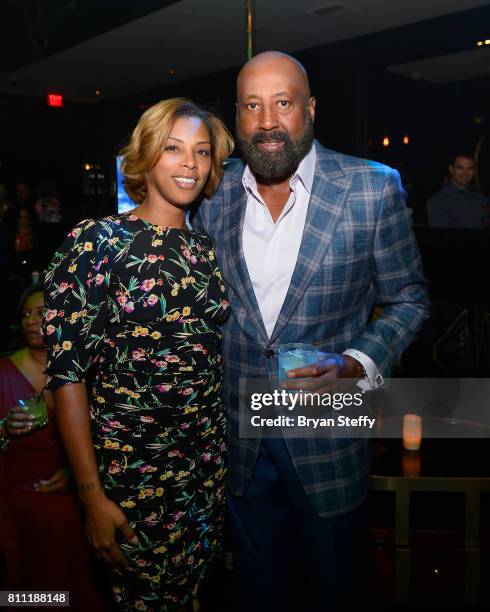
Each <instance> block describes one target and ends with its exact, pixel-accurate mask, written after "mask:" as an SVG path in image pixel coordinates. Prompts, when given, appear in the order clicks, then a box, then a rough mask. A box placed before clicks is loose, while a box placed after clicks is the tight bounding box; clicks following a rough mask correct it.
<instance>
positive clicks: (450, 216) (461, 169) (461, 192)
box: [427, 153, 489, 229]
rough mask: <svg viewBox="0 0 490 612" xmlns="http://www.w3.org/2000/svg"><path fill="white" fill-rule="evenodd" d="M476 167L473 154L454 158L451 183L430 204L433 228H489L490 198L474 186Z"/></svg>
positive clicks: (428, 213)
mask: <svg viewBox="0 0 490 612" xmlns="http://www.w3.org/2000/svg"><path fill="white" fill-rule="evenodd" d="M475 170H476V164H475V160H474V159H473V157H472V156H471V155H466V154H464V153H460V154H458V155H455V156H454V157H453V159H452V161H451V163H450V164H449V175H450V177H451V178H450V180H449V181H448V182H447V183H446V184H445V185H444V186H443V187H441V189H439V191H437V192H436V193H435V194H434V195H433V196H432V197H431V198H430V199H429V200H428V202H427V221H428V224H429V225H430V226H431V227H461V228H470V229H474V228H481V227H487V226H488V213H489V210H488V199H487V198H486V197H485V196H484V195H483V194H482V193H481V192H480V191H479V189H478V188H477V187H476V185H475V184H474V178H475Z"/></svg>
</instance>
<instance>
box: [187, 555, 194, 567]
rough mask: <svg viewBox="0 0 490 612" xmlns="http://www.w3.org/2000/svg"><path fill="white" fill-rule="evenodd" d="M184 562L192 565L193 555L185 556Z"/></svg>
mask: <svg viewBox="0 0 490 612" xmlns="http://www.w3.org/2000/svg"><path fill="white" fill-rule="evenodd" d="M186 563H187V565H194V557H193V555H191V556H190V557H188V558H187V561H186Z"/></svg>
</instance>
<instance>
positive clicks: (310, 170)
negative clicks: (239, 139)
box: [242, 143, 316, 195]
mask: <svg viewBox="0 0 490 612" xmlns="http://www.w3.org/2000/svg"><path fill="white" fill-rule="evenodd" d="M315 166H316V150H315V144H314V143H313V145H312V147H311V149H310V150H309V151H308V153H307V154H306V155H305V156H304V157H303V159H302V160H301V161H300V163H299V166H298V168H297V169H296V172H295V173H294V174H293V176H292V177H291V179H290V181H289V184H290V185H291V187H293V186H294V183H296V182H297V181H298V180H300V181H301V182H302V183H303V187H304V188H305V189H306V191H307V192H308V194H309V195H311V190H312V188H313V179H314V178H315ZM242 184H243V186H244V188H245V189H246V190H250V191H252V192H255V191H257V181H256V180H255V176H254V175H253V172H252V171H251V170H250V167H249V165H248V164H247V165H246V166H245V170H244V171H243V176H242Z"/></svg>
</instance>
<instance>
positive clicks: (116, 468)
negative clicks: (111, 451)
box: [109, 460, 121, 474]
mask: <svg viewBox="0 0 490 612" xmlns="http://www.w3.org/2000/svg"><path fill="white" fill-rule="evenodd" d="M120 472H121V466H120V465H119V463H118V462H117V461H116V460H113V461H111V463H110V465H109V474H119V473H120Z"/></svg>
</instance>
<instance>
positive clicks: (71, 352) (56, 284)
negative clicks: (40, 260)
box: [43, 220, 113, 389]
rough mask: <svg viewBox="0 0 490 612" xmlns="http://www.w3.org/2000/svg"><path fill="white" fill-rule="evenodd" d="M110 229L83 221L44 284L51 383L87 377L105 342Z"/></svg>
mask: <svg viewBox="0 0 490 612" xmlns="http://www.w3.org/2000/svg"><path fill="white" fill-rule="evenodd" d="M112 242H113V240H111V236H110V231H109V230H108V227H107V224H106V223H104V222H101V221H93V220H88V221H82V222H81V223H79V224H78V225H77V226H76V227H75V228H74V229H73V230H72V231H71V232H70V233H69V234H68V237H67V238H66V239H65V241H64V242H63V244H62V245H61V246H60V247H59V249H58V250H57V251H56V253H55V255H54V257H53V260H52V262H51V264H50V266H49V268H48V271H47V274H46V280H45V287H44V301H45V314H44V320H43V334H44V342H45V345H46V348H47V351H48V366H47V374H48V387H49V388H50V389H57V388H58V387H61V386H63V385H67V384H72V383H77V382H85V372H86V371H87V370H88V369H89V367H90V365H91V364H92V363H93V362H94V360H95V359H96V358H97V356H98V355H99V354H100V352H101V351H102V348H103V341H104V334H105V326H106V319H107V313H108V303H107V298H108V295H107V292H108V287H109V283H110V273H111V271H110V247H111V243H112Z"/></svg>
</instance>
